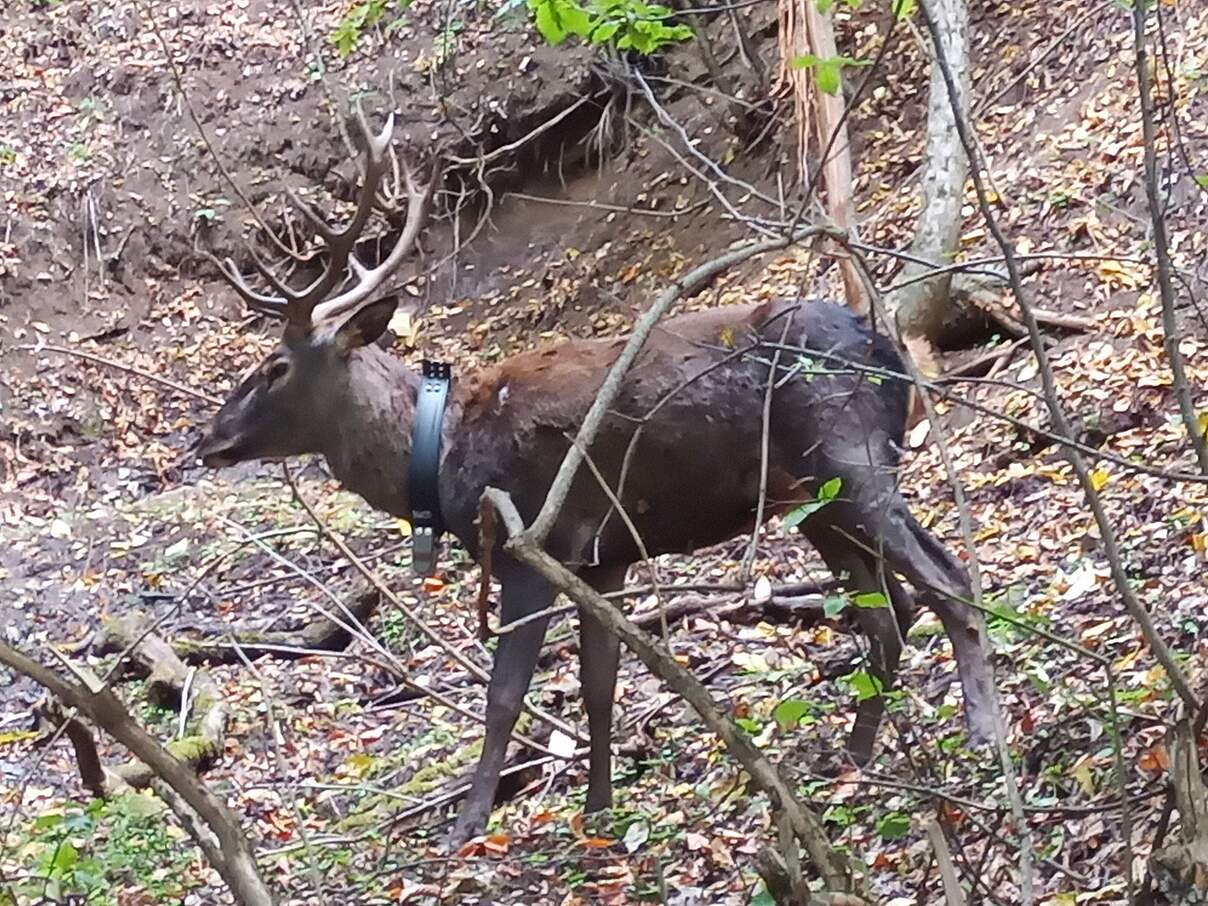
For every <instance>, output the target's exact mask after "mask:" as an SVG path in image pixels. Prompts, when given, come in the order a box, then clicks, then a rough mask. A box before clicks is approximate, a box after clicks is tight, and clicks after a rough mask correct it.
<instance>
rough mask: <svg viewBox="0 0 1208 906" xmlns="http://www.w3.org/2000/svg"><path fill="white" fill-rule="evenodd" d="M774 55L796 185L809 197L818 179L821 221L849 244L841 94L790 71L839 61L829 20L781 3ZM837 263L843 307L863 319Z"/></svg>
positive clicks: (809, 73) (849, 264) (846, 265)
mask: <svg viewBox="0 0 1208 906" xmlns="http://www.w3.org/2000/svg"><path fill="white" fill-rule="evenodd" d="M780 54H781V65H782V71H781V80H782V84H783V83H785V82H787V83H788V84H789V85H790V86H791V87H792V91H793V107H794V111H795V114H796V121H797V171H798V179H799V180H800V181H801V184H802V185H803V186H805V187H806V190H807V192H810V193H812V192H814V191H815V188H814V186H813V185H812V183H813V182H814V181H817V180H818V179H819V177H821V182H822V185H824V186H825V188H826V191H825V195H824V197H825V200H826V204H825V208H826V213H827V216H829V217H830V219H831V221H832V222H833V223H834V225H835V226H837V227H838V228H839V229H841V230H843V231H844V232H846V233H847V235H848V236H849V237H850V238H853V239H854V238H855V237H856V227H855V222H856V216H855V208H854V206H853V204H852V161H851V145H850V144H849V142H848V136H847V123H846V121H845V118H844V116H843V112H844V100H843V92H842V91H841V90H840V91H839V92H837V93H836V94H833V95H831V94H827V93H826V92H824V91H821V90H819V88H818V82H817V78H816V75H815V72H814V69H813V68H811V67H796V66H794V65H793V60H795V59H796V58H798V57H802V56H806V55H809V54H812V55H813V56H815V57H817V58H818V59H820V60H831V59H834V58H835V57H837V56H838V55H839V51H838V48H837V47H836V45H835V30H834V27H833V25H832V23H831V19H830V16H829V15H825V14H823V13H821V12H819V11H818V6H817V3H816V2H815V0H781V3H780ZM840 78H842V76H840ZM813 142H816V146H817V150H818V154H819V155H820V158H821V159H820V161H819V164H818V167H817V168H816V169H814V168H811V167H810V156H811V150H812V148H813V147H814V146H813V144H812V143H813ZM838 258H839V271H840V274H841V275H842V277H843V293H844V296H845V298H846V299H847V304H848V305H849V306H850V307H851V308H852V309H854V310H855V311H857V312H859V313H860V314H867V313H868V310H869V299H868V293H867V292H866V291H865V288H864V283H863V281H862V280H861V279H860V274H859V271H858V270H857V269H856V265H855V263H854V262H853V261H852V260H851V259H850V258H849V257H847V256H846V255H843V254H838Z"/></svg>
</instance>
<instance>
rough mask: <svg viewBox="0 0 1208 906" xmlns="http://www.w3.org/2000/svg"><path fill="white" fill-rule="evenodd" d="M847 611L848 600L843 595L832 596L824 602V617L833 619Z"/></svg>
mask: <svg viewBox="0 0 1208 906" xmlns="http://www.w3.org/2000/svg"><path fill="white" fill-rule="evenodd" d="M846 609H847V598H845V597H843V595H830V596H828V597H827V598H826V600H825V601H823V602H822V615H823V616H825V617H827V618H830V619H833V618H834V617H837V616H839V614H841V613H843V611H845V610H846Z"/></svg>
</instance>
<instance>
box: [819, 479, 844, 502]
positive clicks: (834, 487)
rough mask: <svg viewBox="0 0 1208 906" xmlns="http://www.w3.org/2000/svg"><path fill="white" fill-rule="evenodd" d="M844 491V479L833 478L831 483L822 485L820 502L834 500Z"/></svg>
mask: <svg viewBox="0 0 1208 906" xmlns="http://www.w3.org/2000/svg"><path fill="white" fill-rule="evenodd" d="M842 489H843V479H842V478H832V479H831V480H830V481H825V482H823V483H822V487H820V488H818V499H819V500H834V499H835V498H836V497H838V496H839V491H841V490H842Z"/></svg>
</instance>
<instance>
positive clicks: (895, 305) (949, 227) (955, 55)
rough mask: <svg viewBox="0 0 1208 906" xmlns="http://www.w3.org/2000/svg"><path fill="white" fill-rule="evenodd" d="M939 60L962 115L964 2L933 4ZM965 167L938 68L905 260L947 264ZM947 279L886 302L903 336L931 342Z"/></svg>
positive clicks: (920, 269)
mask: <svg viewBox="0 0 1208 906" xmlns="http://www.w3.org/2000/svg"><path fill="white" fill-rule="evenodd" d="M931 9H932V11H933V15H934V16H935V21H936V25H937V26H938V27H939V31H940V36H941V38H940V40H941V44H942V47H943V51H944V57H945V59H947V61H948V65H949V66H950V67H951V70H952V73H953V75H955V76H956V77H957V87H958V90H959V91H960V96H961V107H962V109H968V99H969V69H970V64H969V13H968V10H967V9H966V7H965V0H932V3H931ZM968 175H969V162H968V160H967V159H966V158H965V152H964V150H963V149H962V148H961V142H960V136H959V135H958V134H957V131H956V120H955V118H954V117H953V114H952V105H951V104H949V103H948V92H947V88H946V87H945V85H944V76H943V73H942V72H941V71H940V67H939V66H936V65H932V67H931V89H930V92H929V93H928V98H927V166H926V169H925V170H924V172H923V210H922V211H921V212H920V214H919V220H918V224H917V226H916V228H915V234H914V241H913V242H912V243H911V246H910V254H911V256H912V257H914V258H920V259H922V260H924V261H929V262H932V263H933V264H936V265H947V264H951V263H952V259H953V257H954V256H955V255H956V252H957V244H958V243H959V241H960V231H961V203H962V201H963V200H964V193H965V180H966V179H967V178H968ZM928 270H930V268H929V267H928V266H927V265H924V264H919V263H917V262H915V261H910V262H908V263H907V264H906V267H905V269H904V271H903V275H902V276H903V279H905V278H909V277H916V276H919V275H921V274H925V273H926V272H927V271H928ZM951 283H952V275H951V273H946V274H941V275H939V276H936V277H932V278H931V279H929V280H922V281H919V282H916V283H911V284H910V285H908V286H904V287H903V288H902V289H900V290H898V291H897V292H895V293H893V294H892V295H891V296H890V297H889V298H888V299H887V300H886V301H887V305H888V307H889V312H890V315H891V316H892V317H893V318H894V319H895V320H896V322H897V326H898V330H899V332H900V333H901V334H902V335H903V336H915V337H925V338H929V339H930V338H934V337H935V336H936V334H937V333H938V332H939V331H940V330H941V328H942V327H943V325H944V321H945V318H946V315H947V312H948V301H949V288H950V286H951Z"/></svg>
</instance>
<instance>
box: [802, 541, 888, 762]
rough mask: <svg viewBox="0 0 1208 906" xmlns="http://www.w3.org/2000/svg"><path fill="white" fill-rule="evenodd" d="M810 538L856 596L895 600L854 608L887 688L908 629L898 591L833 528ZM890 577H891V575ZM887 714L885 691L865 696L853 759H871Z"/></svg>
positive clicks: (851, 742) (851, 747) (851, 743)
mask: <svg viewBox="0 0 1208 906" xmlns="http://www.w3.org/2000/svg"><path fill="white" fill-rule="evenodd" d="M807 537H808V538H809V540H810V543H811V544H812V545H813V546H814V548H815V549H816V550H817V551H818V553H819V554H820V555H821V556H822V559H823V560H824V561H826V565H827V568H829V569H830V571H831V573H832V574H834V576H835V578H836V579H840V580H841V581H843V582H844V584H845V585H846V586H847V587H848V589H849V590H851V591H853V592H856V593H857V594H867V593H872V592H882V593H884V592H888V594H887V596H886V597H887V599H888V601H893V602H894V606H893V607H892V609H891V608H890V607H889V606H885V607H857V608H856V609H855V613H856V618H857V620H858V621H859V623H860V628H861V629H862V630H863V631H864V634H865V635H866V636H867V637H868V646H869V658H868V659H869V668H870V671H871V673H872V675H873V676H874V677H876V679H877V682H878V683H879V684H880V687H881V691H882V692H888V691H889V690H890V689H891V688H893V684H894V681H895V680H896V679H897V674H898V662H899V660H900V659H901V656H902V633H903V630H902V629H901V628H900V620H901V616H900V607H899V603H898V601H897V600H895V589H894V588H893V587H892V586H890V585H889V583H888V582H886V583H885V586H884V588H883V587H882V582H881V581H880V579H878V576H877V572H878V570H877V569H876V566H875V563H874V561H873V559H872V558H871V557H870V556H869V555H868V554H867V553H865V552H864V551H861V550H860V549H859V548H858V547H857V546H856V545H855V544H853V543H852V542H850V541H847V540H846V539H844V538H842V537H840V536H839V535H837V534H835V533H834V532H833V531H832V530H831V529H829V528H826V527H822V526H819V527H817V528H814V529H810V530H807ZM844 574H846V578H844ZM885 578H890V577H889V576H887V575H886V576H885ZM895 585H896V583H895ZM896 591H897V593H898V594H897V597H899V598H900V597H902V594H901V592H902V589H901V587H900V586H898V587H897V589H896ZM887 603H888V602H887ZM905 607H906V609H907V610H909V609H910V605H909V603H906V604H905ZM884 714H885V699H884V697H883V696H882V695H874V696H872V697H871V698H866V699H864V701H862V702H860V704H859V706H858V707H857V709H856V721H855V724H854V725H853V726H852V731H851V736H850V737H849V738H848V742H847V749H848V752H849V754H850V755H851V757H852V760H853V761H855V763H856V764H858V765H860V766H861V767H863V766H864V765H866V764H867V763H868V762H869V761H870V760H871V758H872V752H873V747H874V746H875V745H876V741H877V730H878V729H879V728H880V726H881V718H882V717H883V716H884Z"/></svg>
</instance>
